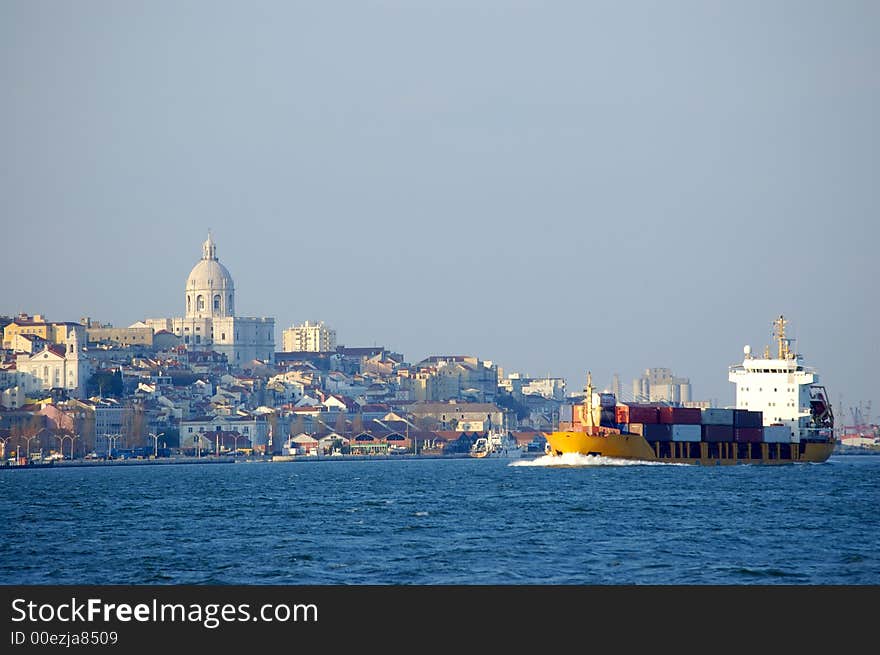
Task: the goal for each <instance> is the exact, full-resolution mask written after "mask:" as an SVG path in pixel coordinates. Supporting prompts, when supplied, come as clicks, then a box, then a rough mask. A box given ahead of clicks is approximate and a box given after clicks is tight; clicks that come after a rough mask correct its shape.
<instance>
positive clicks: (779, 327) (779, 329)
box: [773, 314, 793, 359]
mask: <svg viewBox="0 0 880 655" xmlns="http://www.w3.org/2000/svg"><path fill="white" fill-rule="evenodd" d="M788 323H789V321H786V320H785V317H784V316H783V315H782V314H780V315H779V318H777V319H776V320H775V321H773V327H774V336H775V337H776V339H777V341H778V342H779V346H778V351H779V359H788V358H789V355H790V353H791V342H792V341H793V340H792V339H786V338H785V326H786V325H787V324H788Z"/></svg>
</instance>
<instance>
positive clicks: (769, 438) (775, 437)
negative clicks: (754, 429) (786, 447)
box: [764, 425, 791, 443]
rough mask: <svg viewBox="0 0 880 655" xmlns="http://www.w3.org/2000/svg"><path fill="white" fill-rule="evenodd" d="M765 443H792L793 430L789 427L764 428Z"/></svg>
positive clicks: (771, 426) (768, 426) (770, 426)
mask: <svg viewBox="0 0 880 655" xmlns="http://www.w3.org/2000/svg"><path fill="white" fill-rule="evenodd" d="M764 442H765V443H791V428H789V427H788V426H787V425H766V426H764Z"/></svg>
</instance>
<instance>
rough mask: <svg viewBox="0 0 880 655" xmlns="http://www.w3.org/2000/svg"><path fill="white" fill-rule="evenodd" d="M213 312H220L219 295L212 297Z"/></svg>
mask: <svg viewBox="0 0 880 655" xmlns="http://www.w3.org/2000/svg"><path fill="white" fill-rule="evenodd" d="M214 311H215V312H219V311H220V295H219V294H218V295H216V296H214Z"/></svg>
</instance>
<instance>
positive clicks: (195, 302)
mask: <svg viewBox="0 0 880 655" xmlns="http://www.w3.org/2000/svg"><path fill="white" fill-rule="evenodd" d="M234 314H235V287H234V285H233V283H232V276H231V275H230V274H229V271H228V270H226V267H225V266H224V265H223V264H221V263H220V261H219V260H218V259H217V245H216V244H215V243H214V240H213V239H212V238H211V235H210V234H208V240H207V241H205V242H204V243H203V244H202V258H201V260H199V261H198V262H197V263H196V265H195V266H193V269H192V271H190V274H189V277H188V278H187V280H186V316H187V318H196V317H198V318H202V317H222V316H233V315H234Z"/></svg>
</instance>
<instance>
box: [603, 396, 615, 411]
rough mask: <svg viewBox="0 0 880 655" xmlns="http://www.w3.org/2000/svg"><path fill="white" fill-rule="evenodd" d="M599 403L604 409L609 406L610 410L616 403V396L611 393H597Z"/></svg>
mask: <svg viewBox="0 0 880 655" xmlns="http://www.w3.org/2000/svg"><path fill="white" fill-rule="evenodd" d="M599 405H600V406H601V407H602V408H603V409H604V408H605V407H610V408H611V409H612V410H613V409H614V407H615V406H616V405H617V398H616V397H615V396H614V394H613V393H603V394H599Z"/></svg>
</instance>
